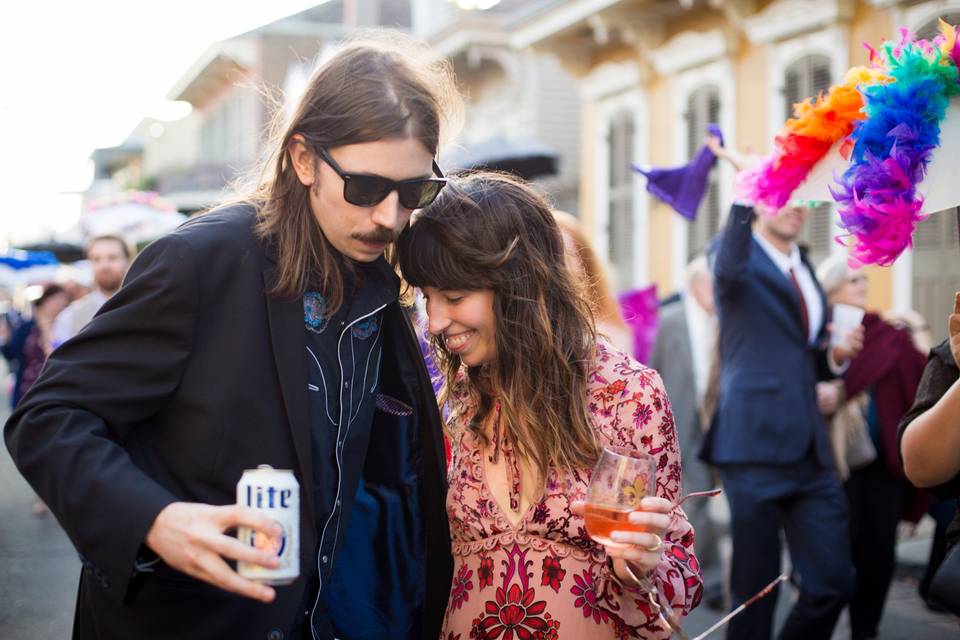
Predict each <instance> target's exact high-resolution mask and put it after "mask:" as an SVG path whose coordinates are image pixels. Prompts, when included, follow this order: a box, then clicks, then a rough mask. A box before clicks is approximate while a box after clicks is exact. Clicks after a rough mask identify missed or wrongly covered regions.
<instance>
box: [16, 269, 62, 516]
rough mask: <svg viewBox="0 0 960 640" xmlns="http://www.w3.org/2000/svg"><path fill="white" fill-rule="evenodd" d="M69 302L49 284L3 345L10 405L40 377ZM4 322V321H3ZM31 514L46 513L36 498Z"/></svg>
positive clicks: (43, 504) (41, 502) (41, 503)
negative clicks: (10, 375)
mask: <svg viewBox="0 0 960 640" xmlns="http://www.w3.org/2000/svg"><path fill="white" fill-rule="evenodd" d="M69 303H70V296H69V295H68V294H67V291H66V289H64V288H63V287H61V286H60V285H57V284H51V285H48V286H46V287H45V288H44V289H43V293H41V294H40V297H39V298H37V299H36V300H34V301H33V316H32V317H31V318H30V319H29V320H26V321H24V322H23V323H21V324H20V325H19V326H17V328H16V330H14V331H13V332H12V334H11V335H10V338H9V340H7V341H6V342H4V343H3V347H2V351H3V356H4V357H5V358H6V359H7V360H8V361H10V363H11V364H12V365H13V366H14V367H15V368H16V376H15V378H14V386H13V395H12V397H11V404H12V406H13V407H16V406H17V405H18V404H20V401H21V400H22V399H23V396H24V395H25V394H26V393H27V391H29V390H30V387H32V386H33V384H34V383H35V382H36V381H37V378H39V377H40V372H41V371H42V370H43V365H44V363H46V361H47V357H48V356H49V355H50V352H51V351H53V346H52V344H51V342H52V338H51V334H52V331H51V329H52V326H53V321H54V318H56V317H57V314H59V313H60V312H62V311H63V309H64V308H66V306H67V305H68V304H69ZM4 322H5V320H4ZM31 512H32V513H33V515H35V516H42V515H45V514H46V513H47V505H46V504H45V503H44V502H43V500H41V499H40V498H37V499H36V500H35V501H34V503H33V507H31Z"/></svg>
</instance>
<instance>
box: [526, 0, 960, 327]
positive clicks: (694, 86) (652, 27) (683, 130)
mask: <svg viewBox="0 0 960 640" xmlns="http://www.w3.org/2000/svg"><path fill="white" fill-rule="evenodd" d="M940 17H945V18H946V19H947V21H948V22H951V23H952V24H957V23H958V22H960V1H958V0H927V1H925V2H915V1H911V2H898V1H896V0H766V1H765V0H707V1H704V0H680V1H679V2H678V1H677V0H569V1H563V2H561V1H546V2H539V3H536V4H535V7H534V8H533V10H531V11H530V12H529V13H528V15H527V16H526V18H525V19H524V20H522V21H519V22H518V23H517V24H515V26H514V28H513V30H512V31H511V34H510V42H511V45H512V46H513V47H514V48H515V49H517V50H525V49H527V48H533V49H534V50H535V51H542V52H545V53H552V54H554V55H556V56H558V58H559V59H560V60H561V61H562V62H563V64H564V66H565V67H566V68H567V69H568V70H569V71H570V72H571V73H572V74H574V75H575V76H576V77H577V80H578V84H579V91H580V96H581V105H580V113H581V126H580V132H581V157H580V163H579V164H580V206H579V212H580V215H581V218H582V219H583V220H584V222H585V224H586V225H587V226H588V227H589V229H590V230H591V232H592V235H593V238H594V240H595V243H596V245H597V246H598V248H599V249H600V251H601V252H602V254H603V255H605V256H606V257H607V258H608V260H609V262H610V263H611V265H612V267H613V270H614V273H615V280H616V283H617V285H618V286H619V287H620V288H630V287H636V286H642V285H644V284H647V283H651V282H652V283H655V284H657V286H658V290H659V291H660V292H661V293H662V294H664V295H666V294H669V293H670V292H672V291H674V290H676V289H677V288H679V287H681V286H682V278H683V267H684V265H685V264H686V262H687V261H688V260H690V259H691V258H692V257H693V256H695V255H696V254H697V253H698V252H700V251H702V250H703V248H704V246H705V245H706V243H707V242H708V240H709V238H711V237H712V236H713V235H714V234H715V233H716V232H717V230H718V229H719V227H720V225H721V224H722V223H723V220H724V218H725V215H726V210H727V208H728V206H729V203H730V201H731V200H732V197H733V192H732V184H733V171H732V169H731V168H730V167H728V166H719V167H718V168H717V169H715V170H714V175H712V176H711V183H710V190H709V192H708V196H707V197H706V198H705V199H704V203H703V205H702V207H701V210H700V212H699V215H698V216H697V220H696V222H694V223H690V222H688V221H686V220H685V219H683V218H682V217H680V216H678V215H677V214H676V213H674V212H673V211H672V210H671V209H670V208H669V207H667V206H666V205H664V204H662V203H660V202H659V201H657V200H655V199H654V198H652V197H651V196H649V195H648V194H647V192H646V190H645V184H644V180H643V179H642V177H640V176H638V174H636V173H634V172H633V171H632V170H631V169H630V164H631V163H636V164H652V165H654V166H671V165H679V164H683V163H685V162H687V161H688V160H689V159H690V158H691V156H692V155H693V154H694V153H695V152H696V150H697V148H698V147H699V146H700V145H701V144H702V142H703V139H704V137H705V132H704V128H705V126H706V123H708V122H716V123H718V124H720V126H721V127H722V129H723V131H724V134H725V137H726V142H727V145H728V146H730V147H733V148H736V149H739V150H741V151H746V152H752V153H756V154H765V153H767V152H768V151H769V150H770V147H771V142H772V140H773V138H774V136H775V134H776V133H777V131H778V130H779V129H780V127H781V126H782V125H783V123H784V121H785V120H786V118H787V117H788V116H789V115H790V109H791V105H792V104H793V103H795V102H797V101H800V100H802V99H804V98H807V97H811V96H815V95H817V94H818V93H819V92H821V91H823V90H825V89H826V88H828V87H829V86H831V85H832V84H836V83H838V82H841V81H842V79H843V76H844V74H845V72H846V70H847V69H848V68H850V67H851V66H855V65H859V64H866V63H867V51H866V49H865V48H864V47H863V45H862V43H865V42H867V43H872V44H878V43H880V42H881V41H882V40H884V39H891V38H894V37H896V36H897V33H896V29H897V28H898V27H899V26H905V27H907V28H909V29H911V30H913V31H915V32H918V33H922V34H923V33H926V34H929V33H932V32H933V31H934V30H935V27H936V22H937V19H938V18H940ZM836 223H837V218H836V211H835V210H834V208H833V207H831V206H824V207H821V208H820V209H818V210H815V211H813V212H811V215H810V218H809V221H808V223H807V228H806V230H805V232H804V236H803V241H804V242H805V243H806V244H807V245H808V247H809V249H810V253H811V256H812V258H813V260H814V261H815V262H818V261H819V260H821V259H823V258H824V257H826V256H828V255H829V254H831V253H834V252H839V251H842V250H843V248H842V247H841V246H840V245H839V244H837V243H836V242H835V241H834V237H835V236H836V235H838V233H839V230H838V228H837V225H836ZM868 277H869V278H870V300H869V304H870V307H871V308H874V309H879V310H888V309H896V310H906V309H911V308H912V309H916V310H918V311H920V312H921V313H922V314H923V315H924V316H925V317H926V318H927V321H928V322H929V324H930V325H931V327H932V330H933V336H934V339H935V340H940V339H942V338H943V337H944V336H945V335H946V317H947V314H948V313H949V312H950V309H951V308H952V302H953V293H954V291H956V290H958V289H960V254H958V247H957V229H956V218H955V216H954V215H953V214H952V213H950V214H947V213H944V214H937V215H934V216H931V217H930V218H929V219H928V220H926V221H925V222H923V223H922V224H921V225H920V229H919V230H918V233H917V235H916V241H915V247H914V249H913V251H912V252H909V253H908V254H905V255H904V256H902V257H901V258H900V260H899V261H898V262H897V264H896V265H895V266H894V267H893V268H891V269H881V268H869V269H868Z"/></svg>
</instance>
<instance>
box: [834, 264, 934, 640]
mask: <svg viewBox="0 0 960 640" xmlns="http://www.w3.org/2000/svg"><path fill="white" fill-rule="evenodd" d="M817 276H818V279H819V280H820V283H821V285H822V286H823V290H824V292H825V293H826V295H827V300H828V304H829V305H830V307H831V309H832V308H833V306H834V305H848V306H851V307H857V308H860V309H864V310H866V305H867V287H868V283H867V276H866V274H865V273H864V272H863V271H862V270H854V269H851V268H850V267H849V266H848V264H847V257H846V255H835V256H832V257H830V258H827V259H826V260H824V261H823V262H822V263H821V264H820V266H819V268H818V269H817ZM862 324H863V328H864V338H863V350H862V351H861V352H860V353H859V354H858V355H857V356H856V357H855V358H853V359H852V360H851V362H850V367H849V368H848V369H847V370H846V372H845V373H844V374H843V377H842V378H838V379H837V380H836V381H835V382H821V383H820V384H819V385H818V387H819V393H818V396H819V397H820V399H821V410H822V411H824V413H825V414H828V415H832V420H831V425H830V428H831V430H832V433H831V441H832V442H833V444H834V456H835V459H836V463H837V467H838V473H839V474H840V477H841V479H843V480H845V484H844V488H845V489H846V493H847V500H848V501H849V505H850V540H851V549H852V552H853V564H854V567H855V568H856V570H857V580H856V589H855V591H854V594H853V599H852V600H851V601H850V627H851V637H852V640H863V639H865V638H875V637H877V633H878V629H879V625H880V620H881V618H882V617H883V606H884V603H885V602H886V598H887V590H888V589H889V587H890V582H891V581H892V579H893V572H894V568H895V565H896V543H897V525H898V523H899V522H900V520H901V519H903V520H907V521H909V522H913V523H914V524H916V523H917V522H918V521H919V520H920V518H921V517H923V514H924V513H925V512H926V509H927V503H928V500H927V497H926V495H925V494H924V493H922V492H920V491H918V490H917V489H915V488H914V487H912V486H911V485H910V483H909V482H908V481H907V480H906V478H905V477H904V473H903V465H902V464H901V463H900V456H899V452H898V448H897V425H898V424H899V422H900V419H901V418H902V417H903V416H904V414H905V413H906V412H907V410H908V409H910V406H911V405H912V404H913V400H914V396H915V395H916V391H917V385H918V384H919V382H920V376H921V374H922V373H923V364H924V360H925V357H924V354H923V353H921V352H920V351H918V350H917V348H916V347H915V346H914V342H913V338H912V336H911V332H910V330H909V329H906V328H898V327H895V326H893V325H892V324H889V323H887V322H886V321H884V320H883V319H882V318H881V317H880V316H879V315H877V314H876V313H866V314H865V315H864V317H863V322H862ZM824 385H828V386H829V385H832V386H833V388H834V389H835V390H836V391H837V392H838V396H839V398H838V399H834V398H833V397H831V394H830V393H828V392H827V390H824V389H823V386H824ZM871 454H872V455H871Z"/></svg>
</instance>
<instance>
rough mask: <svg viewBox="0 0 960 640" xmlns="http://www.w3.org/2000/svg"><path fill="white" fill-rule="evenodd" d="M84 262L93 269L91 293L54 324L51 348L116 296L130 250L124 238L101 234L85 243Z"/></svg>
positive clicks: (81, 326) (76, 301) (86, 321)
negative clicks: (85, 259) (85, 257)
mask: <svg viewBox="0 0 960 640" xmlns="http://www.w3.org/2000/svg"><path fill="white" fill-rule="evenodd" d="M86 253H87V260H89V261H90V266H91V267H92V268H93V284H94V287H93V290H92V291H91V292H90V293H88V294H86V295H85V296H83V297H81V298H79V299H77V300H74V301H73V302H72V303H70V305H69V306H68V307H67V308H66V309H64V310H63V311H62V312H61V313H60V315H58V316H57V319H56V320H55V321H54V323H53V332H52V341H51V342H52V345H53V347H54V348H56V347H58V346H60V345H61V344H63V343H64V342H66V341H67V340H69V339H70V338H72V337H73V336H75V335H77V333H79V332H80V329H82V328H83V327H84V325H86V324H87V323H88V322H90V320H91V319H92V318H93V316H94V315H95V314H96V313H97V311H99V310H100V307H102V306H103V303H104V302H106V301H107V300H109V299H110V296H112V295H113V294H115V293H116V292H117V291H118V290H119V289H120V285H121V284H123V277H124V275H126V273H127V269H128V268H130V259H131V253H130V247H129V246H128V245H127V243H126V242H125V241H124V240H123V238H121V237H119V236H114V235H102V236H96V237H94V238H91V239H90V240H89V241H88V242H87V251H86Z"/></svg>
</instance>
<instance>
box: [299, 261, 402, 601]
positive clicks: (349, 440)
mask: <svg viewBox="0 0 960 640" xmlns="http://www.w3.org/2000/svg"><path fill="white" fill-rule="evenodd" d="M354 269H355V271H356V277H355V278H354V279H352V283H350V284H348V286H347V287H346V292H345V299H344V303H343V305H342V306H341V307H340V309H339V310H337V312H336V313H334V314H333V315H332V316H328V314H327V308H326V303H325V301H324V298H323V296H322V294H320V293H319V292H316V291H308V292H307V293H306V294H305V295H304V297H303V311H304V313H303V316H304V327H305V331H306V338H307V340H306V344H307V353H306V357H307V383H308V384H307V388H308V395H309V399H310V424H311V434H312V438H311V443H312V447H313V475H314V482H313V487H314V493H313V496H312V499H313V503H314V507H315V509H314V513H315V514H316V518H317V519H316V527H317V531H318V539H319V541H320V542H319V547H318V549H317V557H316V565H315V566H314V567H312V568H310V567H306V568H305V571H304V572H305V573H313V572H319V578H320V591H321V593H322V592H323V586H324V582H325V581H326V580H327V579H328V578H329V576H330V571H331V569H332V567H333V563H334V558H335V554H336V550H337V548H338V546H339V542H340V540H339V538H340V536H341V534H342V532H343V531H345V529H346V518H347V517H348V516H349V510H350V509H351V508H352V504H353V497H354V495H355V494H356V490H357V483H358V482H359V478H360V475H361V473H362V471H363V465H364V460H365V458H366V444H367V442H368V440H369V434H370V429H371V425H372V423H373V412H374V408H375V406H376V394H377V388H378V383H379V378H380V355H381V350H382V345H383V341H382V335H381V325H382V319H383V310H384V308H385V307H386V306H387V305H388V304H390V303H392V302H394V301H395V300H396V299H397V294H398V291H399V279H398V278H397V276H396V274H395V273H394V272H393V270H392V269H391V268H390V266H389V265H388V264H387V263H386V261H385V260H383V259H380V260H377V261H376V262H374V263H369V264H357V265H355V266H354ZM345 512H346V513H345Z"/></svg>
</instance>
